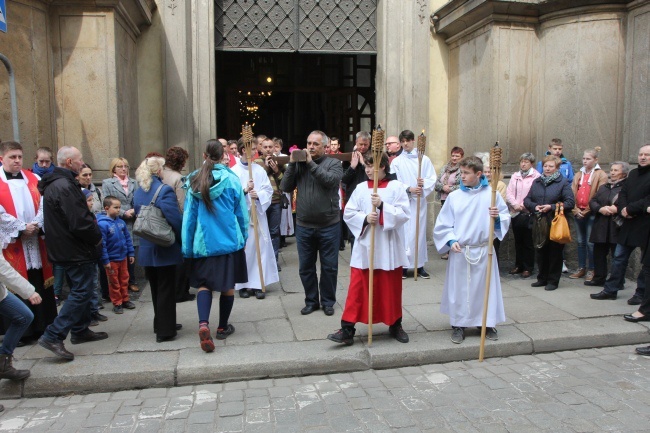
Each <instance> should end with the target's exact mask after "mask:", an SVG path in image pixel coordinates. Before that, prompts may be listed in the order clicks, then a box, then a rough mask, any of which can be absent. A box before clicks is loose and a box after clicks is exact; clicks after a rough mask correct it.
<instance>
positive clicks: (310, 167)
mask: <svg viewBox="0 0 650 433" xmlns="http://www.w3.org/2000/svg"><path fill="white" fill-rule="evenodd" d="M328 143H329V138H327V135H325V133H324V132H321V131H313V132H312V133H311V134H309V137H308V138H307V155H306V158H307V160H306V161H305V162H295V161H294V159H293V154H292V155H291V158H290V159H289V165H288V166H287V170H286V171H285V173H284V177H283V178H282V183H281V184H280V189H281V190H282V191H285V192H289V193H291V192H293V190H294V189H295V188H296V187H297V188H298V198H297V203H296V243H297V246H298V260H299V273H300V280H301V281H302V285H303V288H304V290H305V307H304V308H303V309H302V310H301V311H300V312H301V313H302V314H311V313H313V312H314V311H316V310H318V309H319V308H320V307H321V306H322V307H323V311H324V312H325V314H326V315H328V316H331V315H333V314H334V304H335V303H336V277H337V275H338V252H339V238H340V233H341V225H340V219H341V214H340V212H339V183H340V182H341V178H342V177H343V168H342V167H341V163H340V162H339V161H338V160H336V159H334V158H327V157H326V156H325V147H326V146H327V144H328ZM317 256H320V264H321V275H320V284H319V282H318V276H317V275H316V257H317ZM319 289H320V290H319ZM319 293H320V299H319Z"/></svg>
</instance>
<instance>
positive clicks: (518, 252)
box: [506, 152, 540, 278]
mask: <svg viewBox="0 0 650 433" xmlns="http://www.w3.org/2000/svg"><path fill="white" fill-rule="evenodd" d="M534 163H535V155H533V154H532V153H529V152H526V153H524V154H523V155H521V157H520V158H519V171H516V172H515V173H513V175H512V177H511V178H510V183H509V184H508V188H507V190H506V201H507V203H508V207H510V215H511V216H512V232H513V233H514V235H515V257H516V258H515V267H514V268H513V269H511V270H510V274H511V275H514V274H521V278H528V277H530V275H531V273H532V272H533V267H534V266H535V249H534V248H533V228H532V227H533V224H532V220H531V218H530V217H531V214H530V212H529V211H528V210H527V209H526V208H525V207H524V198H526V196H527V195H528V191H530V187H531V186H532V185H533V181H534V180H535V179H537V178H538V177H539V176H540V174H539V172H538V171H537V170H535V169H534V168H533V164H534Z"/></svg>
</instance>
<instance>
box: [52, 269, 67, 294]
mask: <svg viewBox="0 0 650 433" xmlns="http://www.w3.org/2000/svg"><path fill="white" fill-rule="evenodd" d="M52 273H53V274H54V294H55V295H56V296H57V297H60V296H61V292H62V291H63V280H64V279H65V270H64V269H63V266H61V265H52Z"/></svg>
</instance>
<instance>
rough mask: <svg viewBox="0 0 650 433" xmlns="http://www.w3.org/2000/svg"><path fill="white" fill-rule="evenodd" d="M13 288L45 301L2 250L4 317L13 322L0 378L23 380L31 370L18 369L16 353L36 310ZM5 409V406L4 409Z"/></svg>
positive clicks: (0, 309)
mask: <svg viewBox="0 0 650 433" xmlns="http://www.w3.org/2000/svg"><path fill="white" fill-rule="evenodd" d="M10 290H11V292H10ZM12 292H15V293H17V294H18V295H19V296H20V297H21V298H23V299H27V300H29V302H31V303H32V305H37V304H40V303H41V296H40V295H39V294H38V293H36V291H35V289H34V286H32V285H31V284H30V283H29V281H27V280H26V279H24V278H23V277H22V276H21V275H20V274H19V273H18V272H17V271H16V270H15V269H14V268H12V267H11V265H10V264H9V262H7V260H6V259H5V258H4V256H3V255H2V254H0V317H5V318H7V319H8V320H9V321H10V323H11V325H10V326H9V328H8V329H7V331H6V332H5V337H4V340H3V341H2V345H1V346H0V379H11V380H22V379H26V378H27V377H29V374H30V373H29V370H16V369H15V368H14V367H13V365H12V359H13V353H14V349H15V348H16V345H17V344H18V340H20V337H22V336H23V333H24V332H25V330H26V329H27V328H28V327H29V324H30V323H32V320H33V319H34V314H33V313H32V312H31V311H30V310H29V308H27V306H26V305H25V304H24V303H23V302H21V300H20V299H18V297H16V295H14V294H13V293H12ZM2 410H4V408H2V409H0V411H2Z"/></svg>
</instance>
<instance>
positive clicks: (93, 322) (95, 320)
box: [88, 319, 99, 326]
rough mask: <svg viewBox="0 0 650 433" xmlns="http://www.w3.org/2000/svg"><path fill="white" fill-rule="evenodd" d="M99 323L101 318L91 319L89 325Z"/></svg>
mask: <svg viewBox="0 0 650 433" xmlns="http://www.w3.org/2000/svg"><path fill="white" fill-rule="evenodd" d="M97 325H99V320H97V319H91V320H90V324H89V325H88V326H97Z"/></svg>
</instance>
